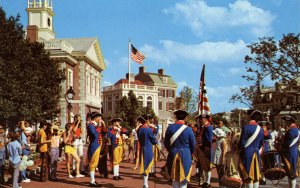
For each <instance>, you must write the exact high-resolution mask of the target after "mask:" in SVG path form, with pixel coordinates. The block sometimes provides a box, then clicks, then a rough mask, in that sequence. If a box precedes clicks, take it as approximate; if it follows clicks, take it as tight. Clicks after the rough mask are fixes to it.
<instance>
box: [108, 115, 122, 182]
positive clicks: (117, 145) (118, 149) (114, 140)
mask: <svg viewBox="0 0 300 188" xmlns="http://www.w3.org/2000/svg"><path fill="white" fill-rule="evenodd" d="M122 121H123V120H122V119H121V118H113V119H111V120H110V122H111V123H112V124H113V127H112V129H111V130H110V131H108V133H107V137H108V138H109V139H110V143H111V145H112V149H113V174H114V176H113V179H114V180H122V179H123V178H122V177H121V176H120V174H119V172H120V163H121V161H122V157H123V139H122V135H121V128H122V127H121V124H120V123H121V122H122Z"/></svg>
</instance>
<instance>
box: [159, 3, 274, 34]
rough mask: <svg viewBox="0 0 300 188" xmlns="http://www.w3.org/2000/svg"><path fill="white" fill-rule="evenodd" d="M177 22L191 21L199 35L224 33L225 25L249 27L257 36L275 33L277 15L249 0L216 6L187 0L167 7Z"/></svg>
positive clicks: (230, 28) (229, 28)
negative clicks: (215, 32) (274, 23)
mask: <svg viewBox="0 0 300 188" xmlns="http://www.w3.org/2000/svg"><path fill="white" fill-rule="evenodd" d="M163 12H164V13H165V14H167V15H172V16H173V17H174V20H175V21H176V22H180V23H182V24H186V25H188V26H189V27H190V28H191V29H192V31H193V32H194V33H195V34H196V35H197V36H202V35H203V34H206V35H207V34H208V33H209V32H211V31H217V32H220V33H222V30H221V29H224V30H226V29H227V30H232V29H237V28H238V27H246V28H247V29H246V31H250V32H251V33H252V34H253V35H254V36H256V37H261V36H265V35H266V34H271V33H272V27H271V26H272V22H273V21H274V19H275V16H274V15H273V14H272V13H271V12H269V11H266V10H263V9H262V8H259V7H256V6H254V5H252V4H251V3H250V2H249V1H247V0H237V1H235V2H234V3H231V4H229V5H228V7H212V6H209V5H208V4H207V3H206V2H205V1H203V0H200V1H196V0H186V1H185V2H180V3H176V4H175V6H174V7H171V8H168V9H164V10H163Z"/></svg>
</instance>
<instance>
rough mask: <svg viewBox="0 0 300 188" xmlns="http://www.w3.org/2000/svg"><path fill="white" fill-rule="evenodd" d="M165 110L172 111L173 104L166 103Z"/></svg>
mask: <svg viewBox="0 0 300 188" xmlns="http://www.w3.org/2000/svg"><path fill="white" fill-rule="evenodd" d="M166 110H167V111H174V103H172V102H167V103H166Z"/></svg>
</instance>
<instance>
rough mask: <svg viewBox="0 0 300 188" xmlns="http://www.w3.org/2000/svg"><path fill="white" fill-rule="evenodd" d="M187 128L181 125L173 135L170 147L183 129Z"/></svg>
mask: <svg viewBox="0 0 300 188" xmlns="http://www.w3.org/2000/svg"><path fill="white" fill-rule="evenodd" d="M185 128H187V126H186V125H182V126H181V127H180V128H179V129H178V130H177V131H176V132H175V134H173V136H172V137H171V139H170V145H171V146H172V144H173V143H174V142H175V140H176V139H177V138H178V136H179V135H180V134H181V133H182V132H183V131H184V129H185Z"/></svg>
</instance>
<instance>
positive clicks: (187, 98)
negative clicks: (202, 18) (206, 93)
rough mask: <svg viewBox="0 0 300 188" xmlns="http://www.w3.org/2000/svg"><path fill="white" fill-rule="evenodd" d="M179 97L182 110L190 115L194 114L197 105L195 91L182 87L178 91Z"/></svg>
mask: <svg viewBox="0 0 300 188" xmlns="http://www.w3.org/2000/svg"><path fill="white" fill-rule="evenodd" d="M180 97H182V99H183V100H182V101H183V103H184V104H183V106H184V110H186V111H187V112H188V113H190V114H192V113H193V112H195V110H196V107H197V104H198V95H197V93H196V91H195V90H194V89H193V88H191V87H189V86H184V87H183V88H182V90H181V91H180Z"/></svg>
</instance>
